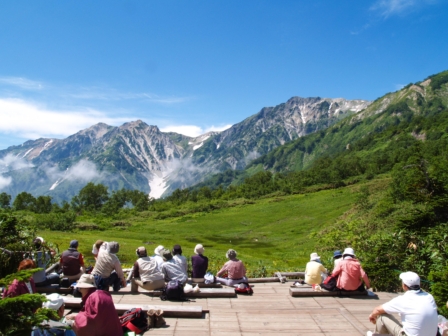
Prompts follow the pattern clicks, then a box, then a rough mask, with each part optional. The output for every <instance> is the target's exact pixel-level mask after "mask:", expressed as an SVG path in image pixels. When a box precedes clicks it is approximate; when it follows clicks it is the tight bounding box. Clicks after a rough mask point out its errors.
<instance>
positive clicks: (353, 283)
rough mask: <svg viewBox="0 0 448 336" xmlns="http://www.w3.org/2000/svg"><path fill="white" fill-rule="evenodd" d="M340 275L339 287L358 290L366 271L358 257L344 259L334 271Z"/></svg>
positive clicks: (334, 273)
mask: <svg viewBox="0 0 448 336" xmlns="http://www.w3.org/2000/svg"><path fill="white" fill-rule="evenodd" d="M332 275H333V276H338V280H337V285H336V286H337V287H338V288H339V289H344V290H349V291H350V290H357V289H358V288H359V287H360V286H361V285H362V281H361V278H362V277H363V276H365V272H364V270H363V269H362V267H361V264H360V263H359V261H358V260H357V259H343V260H342V261H340V262H339V263H338V264H337V265H336V267H335V269H334V270H333V273H332Z"/></svg>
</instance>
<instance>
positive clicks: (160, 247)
mask: <svg viewBox="0 0 448 336" xmlns="http://www.w3.org/2000/svg"><path fill="white" fill-rule="evenodd" d="M163 249H164V247H163V245H159V246H157V247H156V248H155V249H154V254H156V255H160V252H162V251H163Z"/></svg>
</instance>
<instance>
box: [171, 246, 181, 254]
mask: <svg viewBox="0 0 448 336" xmlns="http://www.w3.org/2000/svg"><path fill="white" fill-rule="evenodd" d="M173 255H182V247H180V245H174V246H173Z"/></svg>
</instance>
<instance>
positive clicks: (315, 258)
mask: <svg viewBox="0 0 448 336" xmlns="http://www.w3.org/2000/svg"><path fill="white" fill-rule="evenodd" d="M319 259H320V257H319V255H318V254H317V253H316V252H313V253H311V254H310V260H311V261H315V260H319Z"/></svg>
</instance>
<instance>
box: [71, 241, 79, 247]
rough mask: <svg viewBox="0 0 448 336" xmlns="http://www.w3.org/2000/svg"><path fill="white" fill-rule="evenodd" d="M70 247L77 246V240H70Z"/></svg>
mask: <svg viewBox="0 0 448 336" xmlns="http://www.w3.org/2000/svg"><path fill="white" fill-rule="evenodd" d="M70 248H78V241H77V240H72V241H71V242H70Z"/></svg>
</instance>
